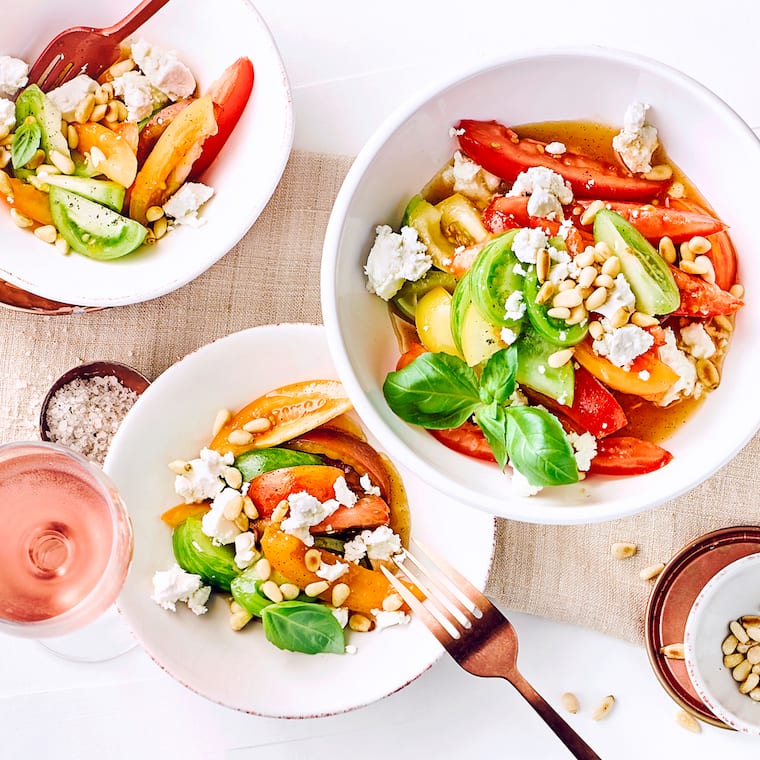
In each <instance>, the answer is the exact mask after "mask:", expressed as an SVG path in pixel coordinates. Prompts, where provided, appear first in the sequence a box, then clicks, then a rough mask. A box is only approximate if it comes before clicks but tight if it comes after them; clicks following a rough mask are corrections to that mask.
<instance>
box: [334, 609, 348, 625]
mask: <svg viewBox="0 0 760 760" xmlns="http://www.w3.org/2000/svg"><path fill="white" fill-rule="evenodd" d="M330 612H332V614H333V617H334V618H335V619H336V620H337V621H338V622H339V623H340V627H341V628H345V627H346V626H347V625H348V607H331V608H330Z"/></svg>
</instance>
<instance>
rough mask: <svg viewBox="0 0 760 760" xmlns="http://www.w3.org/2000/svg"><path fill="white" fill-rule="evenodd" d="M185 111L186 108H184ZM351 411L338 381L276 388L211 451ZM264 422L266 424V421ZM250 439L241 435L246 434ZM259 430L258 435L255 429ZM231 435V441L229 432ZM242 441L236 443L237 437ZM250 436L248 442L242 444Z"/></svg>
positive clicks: (285, 434)
mask: <svg viewBox="0 0 760 760" xmlns="http://www.w3.org/2000/svg"><path fill="white" fill-rule="evenodd" d="M185 110H187V109H185ZM349 409H351V401H349V399H348V396H347V395H346V392H345V390H344V388H343V385H342V384H341V383H340V382H339V381H337V380H308V381H304V382H299V383H292V384H291V385H285V386H283V387H281V388H277V389H275V390H273V391H270V392H269V393H266V394H265V395H263V396H261V397H260V398H257V399H256V400H255V401H252V402H251V403H250V404H248V406H246V407H245V408H243V409H241V410H240V411H239V412H238V413H237V414H235V415H234V416H233V417H232V419H231V420H230V421H229V422H227V424H226V425H224V426H223V427H222V428H221V430H220V431H219V432H218V433H217V434H216V435H215V436H214V439H213V440H212V441H211V444H210V448H212V449H214V450H215V451H218V452H219V453H220V454H225V453H227V452H228V451H231V452H232V453H233V454H234V455H235V456H237V455H238V454H241V453H242V452H244V451H250V450H251V449H263V448H267V447H269V446H278V445H279V444H281V443H284V442H285V441H288V440H290V439H291V438H295V437H296V436H299V435H302V434H303V433H306V432H308V431H309V430H313V429H314V428H315V427H319V425H323V424H324V423H325V422H329V421H330V420H332V419H334V418H335V417H338V416H339V415H341V414H343V413H345V412H347V411H348V410H349ZM265 421H266V422H265ZM246 427H247V428H249V431H250V436H245V435H244V433H246V432H249V431H247V430H246ZM258 428H261V430H260V431H259V432H257V429H258ZM233 431H239V433H238V434H236V435H233V441H232V442H231V441H230V433H233ZM238 437H239V438H240V440H241V442H240V443H238V442H235V439H236V438H238ZM248 437H250V440H249V441H245V442H242V441H243V439H245V438H248Z"/></svg>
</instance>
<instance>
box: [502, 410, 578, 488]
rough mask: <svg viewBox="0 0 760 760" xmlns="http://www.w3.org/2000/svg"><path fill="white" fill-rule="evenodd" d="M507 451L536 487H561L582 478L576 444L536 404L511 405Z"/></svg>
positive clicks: (513, 462) (555, 419)
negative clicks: (574, 448)
mask: <svg viewBox="0 0 760 760" xmlns="http://www.w3.org/2000/svg"><path fill="white" fill-rule="evenodd" d="M504 411H505V412H506V415H507V418H508V423H507V433H506V444H507V450H508V451H509V458H510V459H511V461H512V465H513V466H514V467H515V469H517V470H518V471H519V472H520V473H521V474H522V475H524V476H525V477H526V478H527V479H528V482H529V483H530V484H531V485H534V486H558V485H564V484H567V483H575V482H577V481H578V466H577V463H576V461H575V455H574V454H573V447H572V445H571V444H570V441H569V440H568V438H567V435H565V431H564V430H563V429H562V425H560V423H559V420H558V419H557V418H556V417H555V416H554V415H553V414H550V413H549V412H547V411H546V410H545V409H539V408H538V407H535V406H510V407H506V408H505V410H504Z"/></svg>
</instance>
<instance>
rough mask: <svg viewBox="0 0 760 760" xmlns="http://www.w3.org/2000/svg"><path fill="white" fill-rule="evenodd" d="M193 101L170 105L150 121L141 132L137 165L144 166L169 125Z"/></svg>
mask: <svg viewBox="0 0 760 760" xmlns="http://www.w3.org/2000/svg"><path fill="white" fill-rule="evenodd" d="M193 100H194V98H185V99H184V100H178V101H177V102H176V103H170V104H169V105H168V106H164V107H163V108H162V109H161V110H160V111H157V112H156V113H154V114H153V116H151V117H150V119H148V121H147V122H146V123H145V126H144V127H143V128H142V130H141V131H140V138H139V140H138V141H137V163H138V164H140V166H142V165H143V162H144V161H145V159H146V158H147V157H148V154H149V153H150V152H151V151H152V150H153V146H154V145H155V144H156V142H157V141H158V138H159V137H161V135H162V134H163V133H164V131H165V130H166V128H167V127H168V126H169V124H171V123H172V121H173V120H174V117H175V116H176V115H177V114H178V113H180V112H181V111H184V110H185V109H186V108H187V107H188V106H189V105H190V104H191V103H192V102H193Z"/></svg>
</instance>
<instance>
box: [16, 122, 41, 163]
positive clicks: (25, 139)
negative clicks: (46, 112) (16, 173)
mask: <svg viewBox="0 0 760 760" xmlns="http://www.w3.org/2000/svg"><path fill="white" fill-rule="evenodd" d="M41 142H42V128H41V127H40V125H39V122H38V121H37V119H35V118H34V116H27V117H26V119H24V121H23V122H22V123H21V124H20V125H19V126H18V128H17V129H16V132H15V134H14V135H13V142H12V143H11V162H12V163H13V168H14V169H20V168H21V167H22V166H23V165H24V164H25V163H26V162H27V161H29V160H30V159H31V158H32V156H34V154H35V153H36V152H37V149H38V148H39V147H40V143H41Z"/></svg>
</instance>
